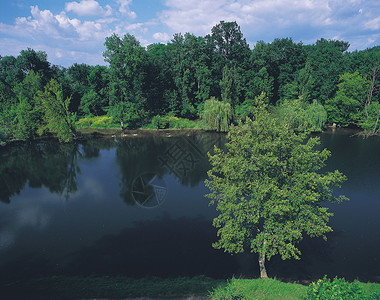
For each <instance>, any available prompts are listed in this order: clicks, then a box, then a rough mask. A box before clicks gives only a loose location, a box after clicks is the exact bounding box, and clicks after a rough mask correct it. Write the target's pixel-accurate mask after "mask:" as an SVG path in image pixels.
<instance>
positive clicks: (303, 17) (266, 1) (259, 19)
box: [160, 0, 331, 34]
mask: <svg viewBox="0 0 380 300" xmlns="http://www.w3.org/2000/svg"><path fill="white" fill-rule="evenodd" d="M165 4H166V5H167V6H168V7H169V9H167V10H165V11H163V12H162V13H161V15H160V20H161V22H163V23H164V24H166V25H167V26H168V27H169V28H171V29H173V30H174V31H176V32H180V31H181V32H184V31H189V32H195V33H197V34H207V33H208V32H209V31H210V29H211V27H212V26H213V25H215V24H217V23H219V21H221V20H225V21H237V23H238V24H239V25H241V26H242V27H246V28H249V27H250V28H252V29H251V30H258V29H260V30H265V29H266V30H268V29H270V28H282V29H284V28H285V27H288V26H294V24H300V23H303V22H307V23H309V24H310V23H311V24H320V23H321V22H323V21H324V20H328V16H329V13H330V11H331V10H330V7H329V2H328V0H307V1H303V0H282V1H277V0H256V1H247V0H238V1H232V0H221V1H218V2H217V3H215V1H212V0H205V1H197V0H187V1H176V0H167V1H166V2H165Z"/></svg>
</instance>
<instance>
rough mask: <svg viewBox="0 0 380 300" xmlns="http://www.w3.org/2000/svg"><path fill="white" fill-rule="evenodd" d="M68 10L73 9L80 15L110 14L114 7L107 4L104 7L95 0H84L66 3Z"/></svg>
mask: <svg viewBox="0 0 380 300" xmlns="http://www.w3.org/2000/svg"><path fill="white" fill-rule="evenodd" d="M65 10H66V11H67V12H70V11H72V12H73V13H75V14H77V15H78V16H110V15H112V8H111V6H109V5H106V8H105V9H104V8H103V7H101V6H100V5H99V3H98V2H97V1H95V0H82V1H80V2H76V1H74V2H68V3H66V4H65Z"/></svg>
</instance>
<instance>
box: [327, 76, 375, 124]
mask: <svg viewBox="0 0 380 300" xmlns="http://www.w3.org/2000/svg"><path fill="white" fill-rule="evenodd" d="M368 89H369V81H368V80H366V79H365V78H363V77H362V76H361V75H360V74H359V73H358V72H355V73H345V74H344V75H342V76H340V83H339V84H338V91H337V93H336V96H335V97H334V98H332V99H329V100H327V101H326V104H325V108H326V110H327V113H328V120H329V121H330V122H332V123H337V124H339V125H341V126H348V125H350V124H358V122H359V120H360V118H361V114H362V111H363V108H364V105H365V101H366V98H367V95H368Z"/></svg>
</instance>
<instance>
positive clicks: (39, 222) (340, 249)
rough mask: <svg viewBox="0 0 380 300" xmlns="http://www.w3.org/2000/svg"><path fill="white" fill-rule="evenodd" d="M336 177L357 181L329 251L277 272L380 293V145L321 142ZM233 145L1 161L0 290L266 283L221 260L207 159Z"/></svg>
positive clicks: (12, 150) (332, 137) (345, 137)
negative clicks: (167, 281) (72, 280)
mask: <svg viewBox="0 0 380 300" xmlns="http://www.w3.org/2000/svg"><path fill="white" fill-rule="evenodd" d="M321 141H322V145H323V147H327V148H328V149H330V150H331V152H332V155H333V157H332V158H331V159H330V160H329V162H328V165H327V167H326V169H327V170H333V169H339V170H340V171H342V172H343V173H345V174H346V175H347V176H348V178H349V180H348V181H347V182H346V183H345V184H344V185H343V187H342V189H341V190H340V192H341V193H342V194H345V195H346V196H347V197H349V198H350V199H351V200H350V201H349V202H345V203H343V204H340V205H331V210H332V211H333V212H334V213H335V216H334V217H333V218H332V220H331V225H332V227H333V228H334V232H333V233H331V234H330V235H329V236H328V241H327V242H324V241H323V240H321V239H305V240H304V241H303V242H302V244H301V245H300V248H301V251H302V253H303V256H302V260H301V261H294V260H291V261H285V262H284V261H281V259H278V258H273V259H272V260H271V261H270V262H269V263H268V272H269V275H270V276H272V277H274V276H276V277H277V278H281V279H284V280H310V279H315V278H318V277H321V276H323V274H328V275H330V276H335V275H337V276H339V277H342V276H344V277H346V278H347V279H355V278H358V279H360V280H363V281H367V280H369V281H375V282H380V260H379V258H380V257H379V256H380V234H379V230H380V155H379V154H380V138H369V139H362V138H361V137H350V134H348V133H347V132H338V133H335V134H332V133H324V134H322V135H321ZM223 142H224V137H223V136H220V135H215V134H202V135H199V134H197V135H189V136H184V137H165V138H164V137H161V138H158V137H157V138H139V137H135V138H126V139H120V140H113V139H93V140H88V141H86V142H83V143H80V144H70V145H60V144H58V143H55V142H51V141H49V142H39V143H31V144H27V145H26V144H23V145H18V146H17V147H16V146H12V147H8V148H6V149H3V150H1V151H0V280H1V278H7V279H9V278H15V279H17V278H31V277H41V276H51V275H65V276H72V275H79V276H89V275H109V276H116V275H122V276H128V277H134V278H139V277H144V276H160V277H174V276H194V275H201V274H202V275H207V276H211V277H215V278H227V277H231V276H233V275H235V276H244V277H258V275H259V272H258V266H257V260H256V259H257V258H256V256H255V255H235V256H231V255H229V254H225V253H223V252H222V251H220V250H215V249H213V248H212V246H211V243H212V242H213V241H215V240H216V231H215V229H214V228H213V227H212V226H211V221H212V219H213V217H214V216H215V215H216V212H215V209H214V208H213V207H209V206H208V200H207V199H206V198H204V197H203V195H204V194H206V193H207V192H208V190H207V188H205V186H204V183H203V181H204V179H205V178H206V171H207V170H208V168H209V164H208V159H207V156H206V154H205V153H207V151H208V150H209V149H211V148H212V146H213V145H214V144H216V145H219V146H221V145H223Z"/></svg>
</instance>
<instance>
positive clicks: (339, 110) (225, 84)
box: [0, 21, 380, 145]
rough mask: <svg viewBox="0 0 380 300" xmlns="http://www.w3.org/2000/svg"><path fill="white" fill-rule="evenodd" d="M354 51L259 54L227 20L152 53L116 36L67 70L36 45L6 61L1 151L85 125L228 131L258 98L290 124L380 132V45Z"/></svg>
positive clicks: (261, 49)
mask: <svg viewBox="0 0 380 300" xmlns="http://www.w3.org/2000/svg"><path fill="white" fill-rule="evenodd" d="M348 48H349V42H346V41H339V40H327V39H323V38H321V39H320V40H318V41H316V42H315V43H314V44H312V45H304V44H303V43H302V42H299V43H296V42H294V41H293V40H292V38H277V39H275V40H274V41H273V42H268V43H267V42H264V41H258V42H257V43H256V44H255V45H254V47H253V49H251V48H250V46H249V45H248V43H247V41H246V39H245V38H244V36H243V33H242V32H241V29H240V26H239V25H238V24H237V23H236V22H224V21H221V22H220V23H219V24H217V25H215V26H214V27H213V28H212V30H211V32H210V33H209V34H208V35H206V36H204V37H202V36H195V35H193V34H191V33H185V34H181V33H178V34H175V35H174V36H173V38H172V40H171V41H170V42H168V43H167V44H151V45H149V46H147V47H143V46H142V45H141V44H140V42H139V41H138V40H137V39H136V38H135V37H134V36H132V35H130V34H126V35H124V36H123V37H119V36H118V35H116V34H113V35H111V36H109V37H107V38H106V40H105V51H104V52H103V56H104V61H105V65H96V66H91V65H86V64H78V63H75V64H73V65H72V66H70V67H68V68H65V67H62V66H57V65H53V64H51V63H50V62H49V61H48V58H47V54H46V53H45V52H43V51H35V50H33V49H30V48H28V49H26V50H22V51H21V52H20V54H19V55H18V56H17V57H14V56H3V57H0V145H4V144H5V143H6V142H7V141H10V140H30V139H34V138H36V137H38V136H45V135H53V136H55V137H57V138H58V139H59V140H60V141H63V142H68V141H71V140H72V139H73V138H75V137H76V136H77V129H78V128H80V127H86V126H94V127H112V126H114V127H118V128H121V129H122V130H123V131H124V129H136V128H141V127H143V128H144V126H145V127H146V128H181V127H187V126H198V127H202V128H205V129H211V130H216V131H227V130H228V127H229V125H230V124H231V123H234V122H235V123H236V122H238V121H239V120H243V121H244V120H245V119H246V117H250V116H252V114H253V112H254V110H255V103H256V102H257V101H258V99H261V100H264V101H265V102H266V103H267V104H268V105H269V107H270V111H271V113H272V115H273V116H275V117H277V118H281V119H286V120H288V126H294V127H297V128H300V129H302V130H304V129H308V130H310V131H321V130H322V129H323V128H324V126H325V125H326V124H330V125H334V126H339V127H348V126H350V127H355V128H359V129H362V130H363V132H365V133H366V134H377V133H378V132H379V127H380V124H379V118H380V103H379V101H380V94H379V88H380V80H379V74H378V73H379V63H380V46H375V47H372V48H369V49H366V50H360V51H352V52H350V51H348Z"/></svg>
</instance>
